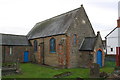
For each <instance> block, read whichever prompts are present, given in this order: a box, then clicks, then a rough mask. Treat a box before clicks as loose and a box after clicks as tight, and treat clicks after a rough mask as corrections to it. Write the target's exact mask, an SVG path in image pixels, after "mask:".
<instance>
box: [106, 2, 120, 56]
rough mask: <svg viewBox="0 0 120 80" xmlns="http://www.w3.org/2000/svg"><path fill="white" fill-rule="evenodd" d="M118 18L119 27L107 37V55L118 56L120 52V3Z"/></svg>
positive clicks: (119, 4)
mask: <svg viewBox="0 0 120 80" xmlns="http://www.w3.org/2000/svg"><path fill="white" fill-rule="evenodd" d="M118 16H119V18H118V20H117V27H115V28H114V29H113V30H112V31H111V32H110V33H109V34H108V35H107V36H106V37H105V39H106V53H107V55H116V54H117V53H118V52H119V51H118V50H120V2H119V3H118Z"/></svg>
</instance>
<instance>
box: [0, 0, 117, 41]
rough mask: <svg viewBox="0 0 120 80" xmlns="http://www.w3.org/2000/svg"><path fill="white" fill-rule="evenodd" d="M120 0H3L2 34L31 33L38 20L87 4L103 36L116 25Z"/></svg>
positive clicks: (1, 9)
mask: <svg viewBox="0 0 120 80" xmlns="http://www.w3.org/2000/svg"><path fill="white" fill-rule="evenodd" d="M118 2H119V0H0V33H5V34H17V35H27V33H28V32H29V31H30V30H31V29H32V28H33V27H34V25H35V24H36V23H38V22H41V21H44V20H46V19H49V18H51V17H54V16H57V15H60V14H62V13H65V12H68V11H71V10H74V9H76V8H79V7H80V6H81V4H83V6H84V8H85V11H86V13H87V15H88V17H89V20H90V22H91V24H92V26H93V29H94V30H95V33H97V31H100V33H101V36H102V39H103V40H104V37H105V36H106V35H107V34H108V33H109V32H110V31H111V30H113V29H114V28H115V27H117V19H118Z"/></svg>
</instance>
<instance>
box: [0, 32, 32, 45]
mask: <svg viewBox="0 0 120 80" xmlns="http://www.w3.org/2000/svg"><path fill="white" fill-rule="evenodd" d="M0 45H9V46H27V45H30V43H29V41H28V39H27V37H26V36H23V35H12V34H0Z"/></svg>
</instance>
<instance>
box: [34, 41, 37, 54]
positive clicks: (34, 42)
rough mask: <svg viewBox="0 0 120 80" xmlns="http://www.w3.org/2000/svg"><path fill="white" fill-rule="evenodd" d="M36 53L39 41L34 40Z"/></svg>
mask: <svg viewBox="0 0 120 80" xmlns="http://www.w3.org/2000/svg"><path fill="white" fill-rule="evenodd" d="M34 51H35V52H36V51H37V40H34Z"/></svg>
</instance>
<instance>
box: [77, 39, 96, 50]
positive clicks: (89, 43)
mask: <svg viewBox="0 0 120 80" xmlns="http://www.w3.org/2000/svg"><path fill="white" fill-rule="evenodd" d="M95 42H96V37H86V38H85V39H84V41H83V43H82V45H81V46H80V48H79V50H80V51H93V50H94V47H95Z"/></svg>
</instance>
